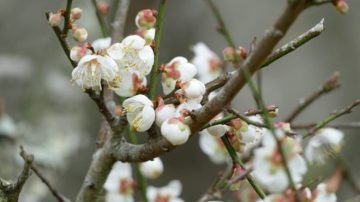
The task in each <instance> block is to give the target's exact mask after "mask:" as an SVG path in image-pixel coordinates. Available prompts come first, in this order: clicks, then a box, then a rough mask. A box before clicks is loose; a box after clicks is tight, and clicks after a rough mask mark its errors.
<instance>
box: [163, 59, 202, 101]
mask: <svg viewBox="0 0 360 202" xmlns="http://www.w3.org/2000/svg"><path fill="white" fill-rule="evenodd" d="M195 75H196V67H195V66H194V65H193V64H191V63H189V62H188V60H187V59H186V58H184V57H180V56H179V57H175V58H174V59H172V60H171V61H170V62H169V63H168V64H166V65H165V66H164V69H163V73H162V80H161V84H162V87H163V91H164V94H165V95H167V94H169V93H171V92H172V91H173V90H175V86H176V81H179V82H186V81H190V80H191V79H192V78H193V77H194V76H195Z"/></svg>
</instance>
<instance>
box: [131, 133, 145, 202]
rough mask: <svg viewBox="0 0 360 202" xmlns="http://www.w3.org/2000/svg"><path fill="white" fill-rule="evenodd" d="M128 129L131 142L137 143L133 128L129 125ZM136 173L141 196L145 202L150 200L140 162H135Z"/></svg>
mask: <svg viewBox="0 0 360 202" xmlns="http://www.w3.org/2000/svg"><path fill="white" fill-rule="evenodd" d="M128 131H129V140H130V143H132V144H136V143H137V138H136V134H135V133H134V131H133V130H131V129H130V127H129V129H128ZM135 174H136V176H137V182H138V184H139V188H140V193H141V197H142V199H143V200H144V202H148V201H149V199H148V198H147V195H146V192H147V191H146V190H147V183H146V179H145V177H144V175H143V174H142V173H141V171H140V163H135Z"/></svg>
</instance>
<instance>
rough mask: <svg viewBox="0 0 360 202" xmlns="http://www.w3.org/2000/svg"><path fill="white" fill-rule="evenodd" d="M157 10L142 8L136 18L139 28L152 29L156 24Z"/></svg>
mask: <svg viewBox="0 0 360 202" xmlns="http://www.w3.org/2000/svg"><path fill="white" fill-rule="evenodd" d="M156 15H157V12H156V11H154V10H150V9H144V10H141V11H140V12H139V13H138V14H137V15H136V18H135V24H136V26H137V27H138V28H139V29H150V28H153V27H154V26H155V24H156Z"/></svg>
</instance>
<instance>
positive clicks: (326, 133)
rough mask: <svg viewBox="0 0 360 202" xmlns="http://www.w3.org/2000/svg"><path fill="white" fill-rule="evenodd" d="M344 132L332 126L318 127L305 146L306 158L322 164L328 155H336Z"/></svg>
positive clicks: (340, 146)
mask: <svg viewBox="0 0 360 202" xmlns="http://www.w3.org/2000/svg"><path fill="white" fill-rule="evenodd" d="M343 137H344V134H343V132H342V131H340V130H337V129H334V128H323V129H320V130H319V131H318V132H317V133H316V134H314V136H313V137H312V138H311V139H310V140H309V143H308V145H307V147H306V148H305V156H306V159H307V160H308V161H309V162H310V163H315V164H324V163H325V161H326V160H327V159H328V158H329V157H330V156H334V155H337V154H338V153H339V152H340V150H341V148H342V145H343Z"/></svg>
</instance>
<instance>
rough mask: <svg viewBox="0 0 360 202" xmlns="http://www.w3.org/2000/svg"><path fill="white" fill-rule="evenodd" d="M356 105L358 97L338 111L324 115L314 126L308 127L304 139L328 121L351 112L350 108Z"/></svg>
mask: <svg viewBox="0 0 360 202" xmlns="http://www.w3.org/2000/svg"><path fill="white" fill-rule="evenodd" d="M358 105H360V99H359V100H355V102H354V103H352V104H351V105H350V106H348V107H347V108H345V109H343V110H341V111H340V112H334V113H332V114H330V115H329V116H328V117H326V118H325V119H324V120H322V121H320V122H319V123H317V124H316V125H315V126H313V127H312V128H310V129H309V132H308V133H307V134H305V135H304V137H303V138H304V139H305V138H308V137H310V136H312V135H314V134H315V133H316V132H317V131H318V130H320V129H321V128H323V127H325V126H326V125H328V124H329V123H330V122H332V121H334V120H336V119H338V118H339V117H341V116H343V115H346V114H350V113H351V112H352V110H353V109H354V108H355V107H357V106H358Z"/></svg>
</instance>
